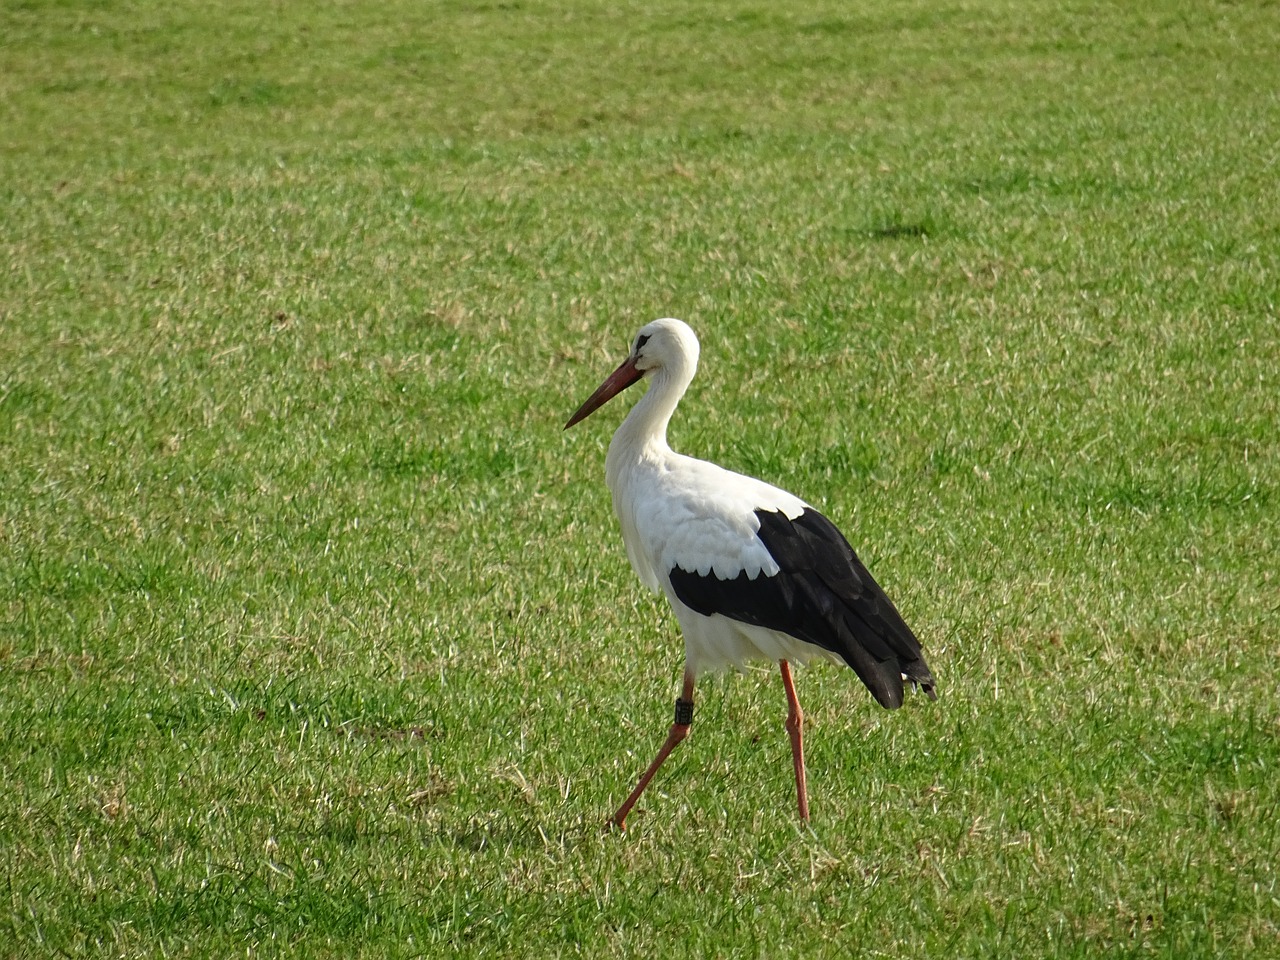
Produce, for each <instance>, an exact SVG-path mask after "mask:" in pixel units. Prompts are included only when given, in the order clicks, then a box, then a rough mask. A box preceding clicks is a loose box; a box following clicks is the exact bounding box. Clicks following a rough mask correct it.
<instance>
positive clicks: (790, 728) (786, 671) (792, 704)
mask: <svg viewBox="0 0 1280 960" xmlns="http://www.w3.org/2000/svg"><path fill="white" fill-rule="evenodd" d="M778 666H779V667H781V668H782V685H783V687H785V688H786V691H787V733H788V735H790V737H791V760H792V763H793V764H794V765H795V768H796V803H797V805H798V806H799V808H800V819H801V820H803V821H805V822H806V823H807V822H808V821H809V790H808V788H807V787H806V786H805V778H804V714H803V713H801V712H800V700H799V699H798V698H797V697H796V685H795V684H794V683H793V682H792V681H791V664H789V663H787V661H785V660H779V661H778Z"/></svg>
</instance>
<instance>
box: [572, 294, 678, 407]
mask: <svg viewBox="0 0 1280 960" xmlns="http://www.w3.org/2000/svg"><path fill="white" fill-rule="evenodd" d="M697 368H698V338H697V337H696V336H694V333H693V331H692V330H691V329H689V325H688V324H687V323H685V322H684V321H683V320H676V319H673V318H671V317H666V318H664V319H662V320H654V321H653V322H651V323H646V324H645V325H644V326H643V327H641V328H640V332H639V333H637V334H636V339H635V341H634V342H633V343H632V345H631V354H630V356H628V357H627V359H626V360H624V361H622V365H621V366H620V367H618V369H617V370H615V371H613V373H611V374H609V376H607V377H605V379H604V383H602V384H600V386H599V387H597V388H596V392H595V393H593V394H592V395H591V396H589V397H588V398H587V402H586V403H584V404H583V405H582V406H581V407H579V408H578V412H577V413H575V414H574V415H573V416H572V417H570V418H569V422H568V423H566V424H565V425H564V428H565V429H566V430H568V429H569V428H570V427H572V426H573V425H574V424H575V423H578V422H579V421H582V420H585V419H586V418H587V417H588V416H590V415H591V414H592V413H594V412H595V411H597V410H599V409H600V408H601V407H603V406H604V405H605V404H606V403H608V402H609V401H610V400H612V399H613V398H614V397H616V396H617V395H618V394H620V393H621V392H622V391H623V390H625V389H627V387H629V386H631V385H632V384H633V383H635V382H636V381H637V380H639V379H641V378H642V377H646V376H648V375H650V374H653V373H660V372H666V373H670V374H673V375H675V376H677V377H678V378H679V379H681V380H683V381H684V383H685V384H688V382H689V380H691V379H692V378H693V374H694V371H695V370H697ZM681 390H682V392H683V386H682V387H681Z"/></svg>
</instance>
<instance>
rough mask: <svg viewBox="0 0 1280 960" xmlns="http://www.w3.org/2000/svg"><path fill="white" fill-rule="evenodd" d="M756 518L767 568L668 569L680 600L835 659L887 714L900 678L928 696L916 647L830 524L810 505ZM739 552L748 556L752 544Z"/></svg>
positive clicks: (898, 693) (929, 681)
mask: <svg viewBox="0 0 1280 960" xmlns="http://www.w3.org/2000/svg"><path fill="white" fill-rule="evenodd" d="M755 517H756V519H757V521H758V522H759V530H758V531H757V532H756V535H755V539H756V540H757V541H758V544H759V545H760V546H763V547H764V549H765V550H767V551H768V554H769V556H770V557H771V558H772V560H773V563H769V564H754V567H755V570H752V571H749V570H748V569H746V568H745V567H744V568H742V569H740V571H739V572H738V573H737V575H736V576H734V577H731V578H730V577H726V576H719V575H717V571H716V570H714V569H712V570H707V569H705V567H704V569H703V570H702V571H699V570H697V569H686V568H685V567H686V566H687V564H683V563H679V562H677V563H675V564H672V566H671V568H670V574H669V575H670V578H671V587H672V589H673V590H674V591H675V594H676V596H677V597H678V598H679V599H680V600H681V602H683V603H684V604H685V605H686V606H688V607H689V608H690V609H692V610H694V611H696V612H698V613H701V614H703V615H704V616H710V615H712V614H716V613H719V614H723V615H724V616H726V617H729V618H730V619H733V620H738V621H741V622H743V623H750V624H754V625H756V626H761V627H766V628H768V629H770V630H777V631H779V632H781V633H786V634H789V635H791V636H793V637H796V638H798V639H800V640H804V641H806V642H808V643H812V644H816V645H817V646H819V647H823V648H824V649H827V650H831V651H832V652H834V653H836V654H839V656H840V657H841V658H843V659H844V661H845V662H846V663H848V664H849V666H850V667H852V668H853V669H854V671H855V672H856V673H857V674H858V676H859V677H860V678H861V680H862V682H863V683H864V684H866V686H867V689H868V690H870V691H871V693H872V694H873V695H874V696H875V698H876V699H877V700H878V701H879V702H880V703H881V704H882V705H883V706H885V707H888V708H890V709H892V708H895V707H899V706H901V705H902V696H903V685H902V678H903V677H904V676H905V677H906V678H907V679H908V680H911V681H912V682H914V683H918V684H920V686H921V688H923V690H924V691H925V693H927V694H928V695H929V697H930V698H933V696H934V691H933V685H934V684H933V675H932V674H931V673H930V672H929V667H928V665H927V664H926V663H925V661H924V657H923V654H922V652H921V649H920V642H919V641H918V640H917V639H916V637H915V634H913V633H912V632H911V628H910V627H908V626H907V624H906V623H905V622H904V621H903V619H902V616H901V615H900V614H899V613H898V611H897V609H896V608H895V607H894V605H893V603H892V602H891V601H890V600H889V598H888V596H886V595H885V592H884V590H882V589H881V588H880V585H879V584H878V583H876V582H875V580H874V579H872V577H871V574H870V573H868V572H867V568H866V567H864V566H863V565H862V561H860V560H859V559H858V557H857V554H855V553H854V552H853V548H852V547H850V546H849V542H848V541H847V540H845V538H844V536H843V535H842V534H841V533H840V531H839V530H837V529H836V527H835V524H833V523H832V522H831V521H830V520H828V519H827V518H826V517H824V516H823V515H822V514H820V513H819V512H818V511H816V510H814V509H813V508H812V507H806V508H805V509H804V510H803V511H802V512H801V513H799V514H798V515H797V516H795V517H794V518H792V519H788V517H787V515H786V513H784V512H783V511H781V510H778V511H771V510H762V509H760V510H756V511H755ZM744 551H745V552H746V553H748V554H750V553H755V552H756V545H755V544H750V545H749V546H747V547H744ZM775 564H776V571H774V570H773V569H772V568H773V567H774V565H775ZM720 572H721V573H723V571H720Z"/></svg>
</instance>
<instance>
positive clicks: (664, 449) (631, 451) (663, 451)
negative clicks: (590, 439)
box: [604, 365, 695, 490]
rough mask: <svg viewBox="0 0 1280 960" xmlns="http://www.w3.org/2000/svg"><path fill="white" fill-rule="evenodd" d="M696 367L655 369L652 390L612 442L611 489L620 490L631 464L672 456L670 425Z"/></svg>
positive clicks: (608, 459)
mask: <svg viewBox="0 0 1280 960" xmlns="http://www.w3.org/2000/svg"><path fill="white" fill-rule="evenodd" d="M694 369H695V367H694V366H692V365H688V366H684V367H683V368H676V369H671V368H669V367H659V368H658V369H657V370H655V371H654V372H653V374H652V375H651V377H650V382H649V389H648V390H646V391H645V394H644V396H643V397H641V398H640V400H639V402H638V403H636V405H635V406H634V407H632V408H631V412H630V413H629V414H627V418H626V419H625V420H623V421H622V426H620V427H618V431H617V432H616V433H615V434H614V435H613V440H612V441H611V442H610V443H609V455H608V456H607V457H606V458H605V462H604V469H605V480H606V482H607V483H608V485H609V488H610V489H611V490H617V488H618V486H617V485H618V482H619V481H620V479H621V476H622V474H623V473H624V472H625V471H626V470H627V468H628V467H632V466H635V465H636V464H639V463H642V462H645V461H651V462H652V461H660V460H662V459H663V458H665V457H668V456H670V455H671V447H669V446H668V445H667V424H668V423H670V422H671V415H672V414H673V413H675V412H676V405H677V404H679V402H680V398H681V397H683V396H684V392H685V390H687V389H688V387H689V381H691V380H692V379H693V373H694Z"/></svg>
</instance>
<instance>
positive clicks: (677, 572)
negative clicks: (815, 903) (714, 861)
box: [565, 319, 934, 829]
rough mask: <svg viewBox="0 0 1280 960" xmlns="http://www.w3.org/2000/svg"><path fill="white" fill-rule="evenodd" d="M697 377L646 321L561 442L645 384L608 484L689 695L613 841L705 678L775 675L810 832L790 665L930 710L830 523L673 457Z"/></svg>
mask: <svg viewBox="0 0 1280 960" xmlns="http://www.w3.org/2000/svg"><path fill="white" fill-rule="evenodd" d="M697 367H698V338H697V337H696V336H694V333H693V331H692V330H691V329H689V327H688V325H687V324H685V323H683V322H682V321H680V320H673V319H665V320H654V321H653V322H652V323H650V324H647V325H646V326H645V327H644V328H642V329H641V330H640V332H639V334H637V336H636V339H635V344H634V346H633V347H632V348H631V354H630V356H628V357H627V359H626V360H625V361H623V363H622V365H621V366H620V367H618V369H617V370H615V371H614V372H613V373H611V374H610V375H609V376H608V377H606V378H605V381H604V383H602V384H600V387H599V389H597V390H596V392H595V393H593V394H592V395H591V396H590V397H589V398H588V399H587V402H586V403H584V404H583V405H582V406H581V407H580V408H579V409H578V411H577V413H575V414H574V415H573V416H572V417H570V419H569V422H568V423H567V424H565V429H566V430H567V429H569V427H572V426H573V425H574V424H575V423H578V422H579V421H580V420H583V419H585V418H586V417H587V416H588V415H590V414H591V413H592V412H594V411H595V410H597V409H599V408H600V407H602V406H603V405H604V404H605V403H606V402H608V401H609V400H610V399H611V398H612V397H614V396H616V395H617V394H618V393H620V392H622V391H623V390H624V389H626V388H627V387H629V386H631V384H633V383H635V382H636V381H637V380H640V379H641V378H643V377H650V378H651V379H652V381H653V382H652V384H651V385H650V387H649V389H648V391H647V392H646V393H645V395H644V396H643V397H641V398H640V401H639V402H638V403H637V404H636V405H635V407H633V408H632V410H631V412H630V413H629V414H628V415H627V417H626V419H625V420H623V421H622V426H620V427H619V428H618V432H617V433H615V434H614V435H613V441H612V442H611V443H610V444H609V454H608V456H607V457H606V458H605V480H606V482H607V483H608V485H609V490H610V491H611V492H612V494H613V506H614V509H615V510H616V511H617V514H618V520H619V521H620V522H621V524H622V540H623V542H624V543H625V544H626V547H627V556H628V557H629V558H630V559H631V565H632V566H633V567H634V568H635V571H636V573H637V574H638V575H639V577H640V579H641V581H643V582H644V584H645V585H646V586H648V587H649V588H650V589H651V590H654V591H655V592H656V591H658V590H661V591H662V592H663V593H665V594H666V596H667V600H669V601H670V602H671V607H672V609H673V610H674V611H675V614H676V619H677V620H678V621H679V622H680V628H681V630H682V631H683V632H684V643H685V669H684V689H683V691H682V694H681V696H680V697H678V698H677V699H676V716H675V722H674V723H673V724H672V726H671V731H670V733H669V734H668V735H667V739H666V742H665V743H663V745H662V748H661V749H660V750H659V751H658V755H657V757H656V758H654V761H653V763H651V764H650V765H649V768H648V769H647V770H645V772H644V774H643V775H642V776H641V777H640V782H639V783H638V784H636V788H635V789H634V790H633V791H632V792H631V795H630V796H629V797H627V799H626V800H625V801H623V804H622V806H621V807H619V808H618V812H617V813H615V814H614V815H613V817H612V818H611V820H610V823H612V824H614V825H616V826H617V827H618V828H619V829H625V827H626V819H627V814H629V813H630V812H631V808H632V807H633V806H634V805H635V803H636V801H637V800H638V799H639V798H640V795H641V794H642V793H643V792H644V789H645V787H647V786H648V785H649V781H650V780H651V779H653V775H654V774H655V773H656V772H657V771H658V768H659V767H660V766H662V763H663V761H664V760H666V758H667V756H668V755H669V754H670V753H671V751H672V750H673V749H674V748H675V747H676V746H677V745H678V744H679V743H680V742H681V741H682V740H683V739H684V738H685V737H686V736H687V735H688V733H689V726H690V724H691V723H692V722H693V687H694V683H695V682H696V680H697V677H698V674H699V673H701V672H703V671H704V670H715V669H723V668H724V667H727V666H731V665H732V666H740V665H741V664H742V663H743V661H744V660H747V659H754V658H764V659H768V660H776V661H778V664H779V666H780V667H781V670H782V683H783V686H784V688H785V689H786V694H787V705H788V712H787V723H786V728H787V733H788V734H789V735H790V737H791V754H792V760H793V761H794V765H795V777H796V800H797V803H798V805H799V809H800V819H801V820H806V821H807V820H808V819H809V800H808V794H807V791H806V788H805V772H804V742H803V733H802V726H801V725H802V722H803V715H802V714H801V712H800V703H799V701H798V700H797V699H796V691H795V686H794V684H793V683H792V680H791V667H790V661H792V660H796V661H799V662H801V663H804V662H807V661H809V660H812V659H827V660H834V661H836V662H839V661H841V660H843V661H844V662H845V663H847V664H848V665H849V666H851V667H852V668H853V669H854V671H855V672H856V673H857V674H858V677H859V678H860V679H861V680H862V682H863V683H864V684H866V686H867V689H868V690H870V691H871V693H872V695H873V696H875V698H876V700H878V701H879V702H880V704H881V706H884V707H887V708H889V709H894V708H897V707H900V706H902V696H903V680H904V679H905V680H907V681H910V682H911V683H912V684H913V685H915V684H919V686H920V687H921V688H922V689H923V690H924V692H925V693H926V694H928V695H929V698H930V699H934V689H933V686H934V684H933V675H932V674H931V673H930V672H929V666H928V664H926V663H925V661H924V657H923V655H922V652H921V650H920V643H919V641H918V640H916V638H915V635H914V634H913V633H912V632H911V628H910V627H908V626H907V625H906V623H905V622H903V619H902V617H901V616H900V615H899V613H898V611H897V610H896V609H895V608H894V606H893V603H892V602H891V601H890V600H889V598H888V597H887V596H885V593H884V591H883V590H882V589H881V588H880V586H879V585H878V584H877V583H876V582H875V580H873V579H872V578H871V574H870V573H868V572H867V568H866V567H864V566H863V565H862V563H861V561H859V560H858V557H857V555H856V554H854V552H853V549H852V548H851V547H850V546H849V543H848V541H846V540H845V538H844V537H843V536H842V535H841V534H840V531H839V530H837V529H836V528H835V525H834V524H832V523H831V521H830V520H828V519H827V518H826V517H824V516H823V515H822V514H820V513H819V512H818V511H817V510H815V509H814V508H813V507H811V506H809V505H808V504H807V503H805V502H804V501H803V500H800V499H799V498H797V497H794V496H792V495H791V494H789V493H787V492H786V491H785V490H779V489H778V488H777V487H773V486H770V485H769V484H767V483H763V482H762V481H760V480H755V479H753V478H751V477H745V476H743V475H742V474H738V473H733V472H731V471H729V470H725V469H723V468H722V467H718V466H716V465H715V464H712V463H707V462H706V461H703V460H696V459H694V458H693V457H686V456H684V455H682V454H679V453H676V452H675V451H673V450H672V449H671V448H670V447H669V446H668V445H667V424H668V423H669V422H670V421H671V415H672V414H673V413H675V409H676V404H677V403H679V402H680V398H681V397H682V396H684V392H685V390H686V389H687V388H688V386H689V383H690V381H691V380H692V379H693V375H694V372H695V371H696V370H697Z"/></svg>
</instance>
